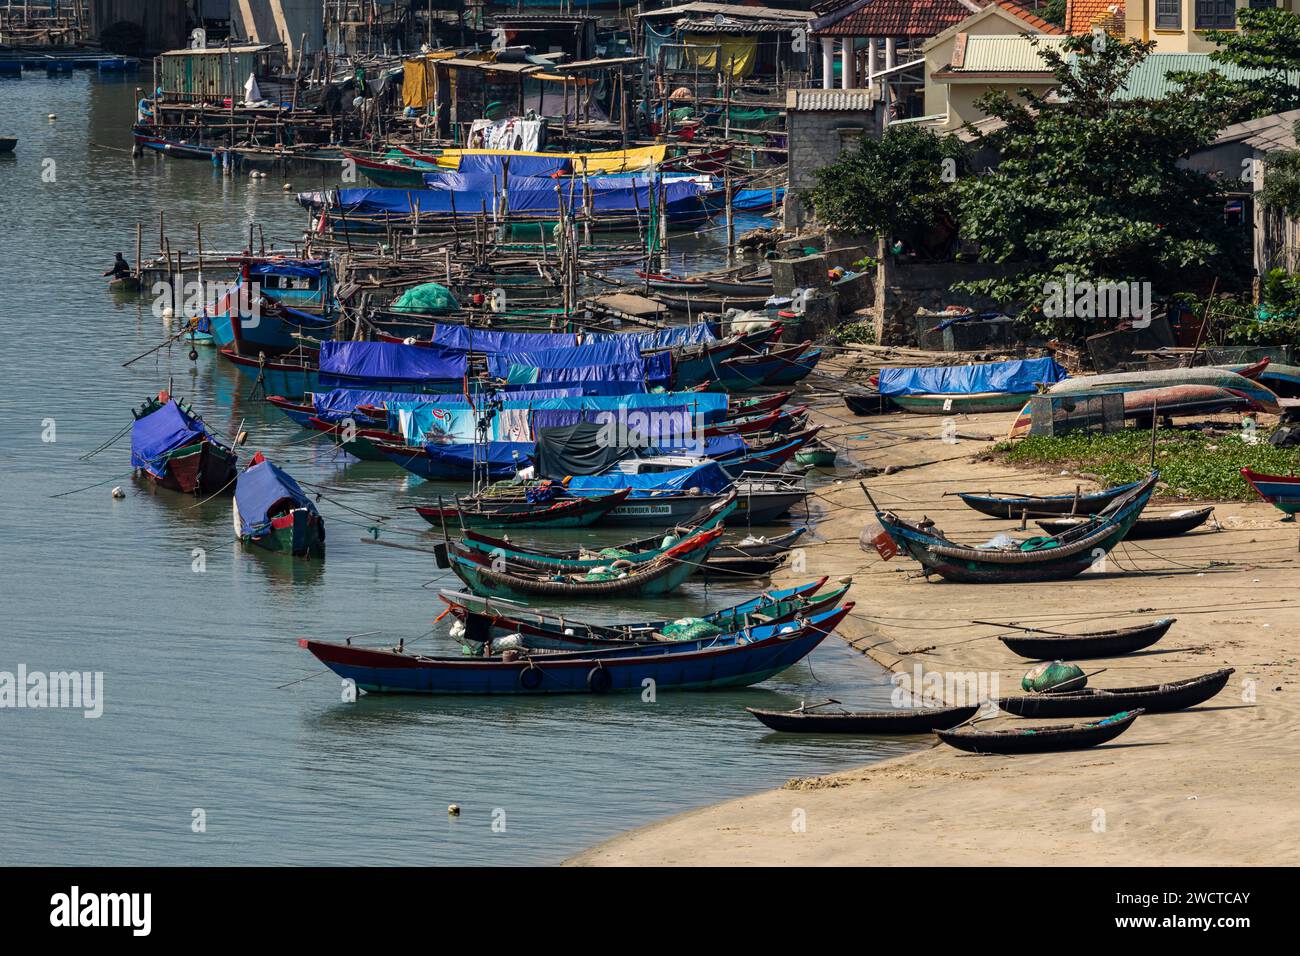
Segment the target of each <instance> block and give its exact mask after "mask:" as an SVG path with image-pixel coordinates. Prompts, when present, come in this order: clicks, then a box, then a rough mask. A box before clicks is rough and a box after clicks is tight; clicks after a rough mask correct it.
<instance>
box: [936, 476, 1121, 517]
mask: <svg viewBox="0 0 1300 956" xmlns="http://www.w3.org/2000/svg"><path fill="white" fill-rule="evenodd" d="M1140 484H1142V482H1140V481H1134V482H1130V483H1129V484H1127V485H1116V486H1115V487H1114V488H1107V489H1106V490H1105V491H1094V492H1091V493H1089V494H1086V495H1085V494H1084V493H1083V492H1082V490H1081V489H1078V488H1076V489H1075V491H1074V494H1072V495H1029V494H1023V493H1021V492H1015V491H1012V492H992V491H990V492H988V493H987V494H983V495H979V494H975V493H973V492H969V491H958V492H955V494H956V495H957V497H958V498H960V499H961V500H962V501H963V502H965V503H966V504H967V505H969V506H970V507H972V508H974V509H975V510H976V511H978V512H980V514H986V515H988V516H989V517H991V518H1021V517H1023V516H1025V515H1028V516H1029V517H1031V518H1032V517H1035V516H1036V515H1095V514H1097V513H1098V512H1099V511H1101V510H1102V509H1103V508H1105V507H1106V506H1107V505H1108V504H1110V503H1111V502H1112V501H1114V500H1116V499H1117V498H1121V497H1123V496H1124V495H1126V494H1128V493H1129V492H1130V491H1132V490H1133V489H1134V488H1136V487H1138V486H1139V485H1140Z"/></svg>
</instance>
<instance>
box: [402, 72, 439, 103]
mask: <svg viewBox="0 0 1300 956" xmlns="http://www.w3.org/2000/svg"><path fill="white" fill-rule="evenodd" d="M434 84H435V80H434V78H433V61H431V60H407V61H406V62H405V63H403V64H402V104H403V105H404V106H413V107H415V108H416V109H417V110H422V109H424V107H425V106H426V105H428V104H429V103H430V102H431V101H432V100H433V98H434V95H433V91H434Z"/></svg>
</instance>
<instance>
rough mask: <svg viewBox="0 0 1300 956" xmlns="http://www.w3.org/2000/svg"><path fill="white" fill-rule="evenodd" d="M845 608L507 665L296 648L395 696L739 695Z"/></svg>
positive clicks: (312, 645)
mask: <svg viewBox="0 0 1300 956" xmlns="http://www.w3.org/2000/svg"><path fill="white" fill-rule="evenodd" d="M852 609H853V604H852V603H849V604H844V605H842V606H841V607H838V608H836V609H834V610H831V611H826V612H824V613H822V614H818V615H815V616H813V617H811V618H809V619H808V620H807V621H805V622H804V623H803V624H802V625H800V624H797V623H794V622H787V623H784V624H776V625H771V626H767V627H755V628H751V629H749V630H747V631H744V632H741V633H740V634H734V635H725V636H718V637H710V638H705V639H703V640H699V641H683V642H681V643H680V644H673V645H664V644H651V645H634V646H631V647H627V648H613V649H610V650H604V651H578V652H573V653H559V654H550V653H547V654H542V655H536V656H522V657H519V658H517V659H514V660H509V661H507V660H505V659H504V658H487V659H484V658H474V657H465V656H461V657H424V656H421V655H417V654H408V653H405V652H400V651H393V650H378V649H372V648H362V647H353V646H352V645H350V644H334V643H328V642H325V641H313V640H308V639H307V638H303V639H301V640H299V641H298V645H299V646H300V647H303V648H305V649H306V650H308V651H310V652H311V653H312V654H313V655H314V656H315V657H316V658H317V660H319V661H320V662H321V663H323V664H324V665H325V666H326V667H328V668H329V669H330V670H332V671H334V673H336V674H338V675H339V676H340V677H342V678H344V679H345V680H352V681H354V682H355V683H356V685H357V686H358V687H359V688H361V689H362V690H366V691H369V692H372V693H397V694H557V693H571V694H572V693H577V694H586V693H605V692H608V691H636V692H638V693H639V692H641V691H642V690H644V688H645V687H646V686H648V684H647V682H652V684H653V686H654V687H655V689H656V690H711V689H716V688H725V687H747V686H749V685H751V684H757V683H759V682H760V681H764V680H767V679H768V678H769V677H773V676H775V675H776V674H779V673H781V671H783V670H785V669H786V668H787V667H790V666H791V665H792V664H796V663H798V662H799V661H801V660H803V658H805V657H806V656H807V655H808V654H809V653H811V652H812V650H813V649H814V648H815V647H817V645H818V644H820V643H821V642H822V641H823V640H825V639H826V637H827V635H829V634H830V633H831V632H832V631H834V630H835V628H836V627H838V626H839V624H840V622H841V621H842V620H844V618H845V616H846V615H847V614H848V613H849V612H850V611H851V610H852Z"/></svg>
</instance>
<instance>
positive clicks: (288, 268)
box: [248, 259, 324, 279]
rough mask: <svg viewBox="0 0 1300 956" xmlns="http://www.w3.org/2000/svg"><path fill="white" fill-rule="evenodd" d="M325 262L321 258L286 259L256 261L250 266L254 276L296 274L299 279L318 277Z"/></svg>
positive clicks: (249, 269)
mask: <svg viewBox="0 0 1300 956" xmlns="http://www.w3.org/2000/svg"><path fill="white" fill-rule="evenodd" d="M323 266H324V263H323V262H321V261H320V260H319V259H284V260H282V261H276V262H255V263H253V264H252V265H251V266H249V268H248V272H249V274H250V275H253V276H294V277H295V278H299V279H318V278H320V274H321V269H322V267H323Z"/></svg>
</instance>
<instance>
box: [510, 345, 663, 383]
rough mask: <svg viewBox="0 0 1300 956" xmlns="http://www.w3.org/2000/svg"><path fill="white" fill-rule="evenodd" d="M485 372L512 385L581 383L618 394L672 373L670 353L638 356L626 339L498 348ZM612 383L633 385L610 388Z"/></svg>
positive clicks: (633, 346)
mask: <svg viewBox="0 0 1300 956" xmlns="http://www.w3.org/2000/svg"><path fill="white" fill-rule="evenodd" d="M530 368H531V369H536V370H537V371H536V375H524V376H522V377H521V374H520V370H521V369H530ZM488 372H489V373H490V374H491V375H493V376H494V377H496V378H503V379H507V380H510V381H511V382H512V384H515V385H532V384H539V383H551V382H554V383H563V382H574V383H581V384H582V385H583V387H584V388H585V389H586V390H587V391H588V393H589V394H607V395H610V394H618V393H619V392H620V391H645V390H646V386H647V384H648V385H650V386H654V385H656V384H665V383H667V382H668V381H669V379H670V378H671V377H672V356H671V355H670V354H669V353H667V352H659V353H654V354H652V355H649V356H645V357H642V355H641V352H640V350H639V349H638V348H637V343H636V342H635V341H632V340H630V339H615V340H613V341H609V342H601V343H595V344H592V345H580V346H576V347H574V348H569V349H545V350H543V351H540V352H498V353H496V354H492V355H489V356H488ZM612 383H622V384H627V385H634V386H636V388H634V389H629V388H624V389H616V390H611V389H610V388H607V387H596V386H602V385H604V386H607V385H610V384H612Z"/></svg>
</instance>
